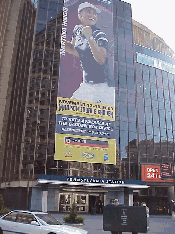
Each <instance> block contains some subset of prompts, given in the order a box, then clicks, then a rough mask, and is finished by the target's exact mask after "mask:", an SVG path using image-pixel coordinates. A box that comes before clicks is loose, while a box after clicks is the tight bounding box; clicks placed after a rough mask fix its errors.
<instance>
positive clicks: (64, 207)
mask: <svg viewBox="0 0 175 234" xmlns="http://www.w3.org/2000/svg"><path fill="white" fill-rule="evenodd" d="M70 209H71V194H60V205H59V211H60V212H66V211H70Z"/></svg>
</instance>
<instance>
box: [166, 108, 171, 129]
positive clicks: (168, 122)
mask: <svg viewBox="0 0 175 234" xmlns="http://www.w3.org/2000/svg"><path fill="white" fill-rule="evenodd" d="M166 121H167V128H168V129H171V128H172V123H171V112H166Z"/></svg>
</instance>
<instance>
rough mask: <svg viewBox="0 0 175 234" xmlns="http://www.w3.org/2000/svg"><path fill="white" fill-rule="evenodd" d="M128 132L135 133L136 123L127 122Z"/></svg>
mask: <svg viewBox="0 0 175 234" xmlns="http://www.w3.org/2000/svg"><path fill="white" fill-rule="evenodd" d="M129 131H130V132H136V123H132V122H129Z"/></svg>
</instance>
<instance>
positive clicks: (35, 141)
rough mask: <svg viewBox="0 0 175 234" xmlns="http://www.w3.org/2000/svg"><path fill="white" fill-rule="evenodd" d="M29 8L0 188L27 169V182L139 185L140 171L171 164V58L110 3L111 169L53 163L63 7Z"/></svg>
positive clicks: (51, 0)
mask: <svg viewBox="0 0 175 234" xmlns="http://www.w3.org/2000/svg"><path fill="white" fill-rule="evenodd" d="M28 3H29V1H26V3H25V4H26V5H25V6H26V7H24V8H23V16H22V18H21V24H20V30H21V34H20V35H21V36H20V38H21V39H20V41H19V44H18V57H17V59H16V61H17V62H16V69H15V73H14V74H15V76H14V82H13V87H14V88H13V90H14V91H13V92H12V94H13V98H12V99H11V100H12V101H11V108H10V114H9V121H8V134H7V138H6V139H7V140H6V150H5V153H4V161H3V177H2V181H10V180H17V179H19V180H26V179H28V169H27V168H28V166H27V165H28V164H33V166H34V167H33V170H32V173H30V176H31V179H36V178H38V174H56V175H71V176H91V177H108V178H121V177H123V179H124V178H130V179H140V169H139V164H140V163H143V162H144V163H145V162H146V163H160V162H167V161H168V162H171V161H172V160H173V155H174V153H173V152H174V131H175V130H174V121H173V120H174V113H175V109H174V108H175V107H174V105H175V102H174V74H173V73H172V72H173V71H172V72H170V70H169V71H167V69H171V70H172V64H174V60H173V59H172V57H170V56H172V53H173V52H172V50H171V49H170V48H169V47H167V45H164V44H163V43H164V42H163V40H161V39H160V38H159V37H157V38H158V39H159V40H158V39H157V41H156V39H155V38H154V37H153V38H154V40H155V41H154V40H151V41H149V40H148V39H147V37H148V36H149V33H150V34H151V33H152V32H150V30H147V31H146V29H145V28H144V26H139V23H137V24H136V23H134V21H132V16H131V5H130V4H128V3H126V2H122V1H115V3H114V5H115V6H114V12H113V16H114V20H113V21H114V25H113V29H114V35H115V41H114V45H113V53H114V60H115V61H114V71H115V97H116V99H115V107H116V122H115V137H116V144H117V147H116V148H117V149H118V150H117V152H116V155H117V158H116V161H117V164H116V165H104V164H98V163H96V164H90V163H80V162H66V161H60V160H58V161H55V160H54V148H55V116H56V105H57V104H56V100H57V91H58V85H57V84H58V79H59V78H58V77H59V49H60V33H61V24H62V8H63V1H59V0H39V1H35V2H34V4H33V5H32V4H31V5H30V6H33V8H30V7H29V6H28V5H27V4H28ZM29 8H30V9H29ZM35 12H36V19H35ZM34 20H35V23H34ZM33 27H34V28H35V37H34V43H33V47H32V48H31V44H30V43H32V41H33V37H32V28H33ZM137 27H138V28H137ZM143 29H144V30H145V33H144V34H143V33H141V30H143ZM25 30H27V31H25ZM29 32H30V33H29ZM143 35H144V36H143ZM144 40H145V44H144V43H143V41H144ZM28 43H29V44H28ZM136 43H137V44H136ZM156 43H157V44H156ZM138 44H140V46H139V45H138ZM143 45H144V46H146V45H147V47H149V48H150V49H148V48H146V47H144V46H143ZM160 48H161V49H160ZM153 49H154V50H153ZM156 49H157V50H159V51H160V52H162V53H160V52H158V51H156ZM31 51H32V60H31V67H30V76H29V80H28V70H27V69H28V66H29V64H30V62H29V60H30V54H31ZM163 53H164V54H163ZM165 54H166V55H165ZM21 56H22V57H21ZM139 59H140V60H139ZM148 63H150V65H148ZM24 80H25V81H24ZM27 80H28V84H27ZM18 82H19V83H18ZM21 84H22V85H21ZM27 87H28V88H27ZM26 94H27V99H26ZM25 100H26V102H25ZM20 103H21V104H20ZM24 106H25V108H26V112H25V116H24V115H23V114H24ZM16 113H18V114H16ZM23 116H24V118H23ZM23 123H24V125H23ZM123 162H124V163H123ZM121 164H122V165H121ZM121 168H122V171H123V173H121Z"/></svg>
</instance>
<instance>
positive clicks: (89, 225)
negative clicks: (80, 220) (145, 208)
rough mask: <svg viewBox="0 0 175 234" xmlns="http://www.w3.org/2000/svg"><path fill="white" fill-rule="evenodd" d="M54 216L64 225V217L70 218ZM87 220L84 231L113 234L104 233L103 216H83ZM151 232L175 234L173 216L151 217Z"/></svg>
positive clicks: (108, 232) (91, 233)
mask: <svg viewBox="0 0 175 234" xmlns="http://www.w3.org/2000/svg"><path fill="white" fill-rule="evenodd" d="M52 215H53V216H54V217H55V218H56V219H57V220H59V221H60V222H61V223H63V218H62V216H68V214H63V213H61V214H60V213H52ZM82 216H83V217H84V218H85V222H84V227H83V229H85V230H87V231H88V232H89V234H111V232H110V231H103V216H102V215H99V214H97V215H90V214H83V215H82ZM149 227H150V228H149V232H147V233H148V234H157V233H158V234H164V233H167V234H175V221H172V219H171V216H168V215H167V216H162V215H161V216H159V215H157V216H155V215H151V216H150V217H149ZM123 233H124V234H131V232H123Z"/></svg>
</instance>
